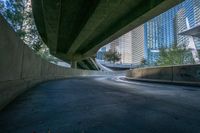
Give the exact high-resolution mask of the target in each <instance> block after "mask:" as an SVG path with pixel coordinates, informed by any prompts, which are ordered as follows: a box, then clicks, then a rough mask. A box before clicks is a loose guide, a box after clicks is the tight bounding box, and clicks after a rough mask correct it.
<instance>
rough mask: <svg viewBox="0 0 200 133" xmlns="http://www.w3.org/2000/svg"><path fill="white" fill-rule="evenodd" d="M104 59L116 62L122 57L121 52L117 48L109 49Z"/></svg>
mask: <svg viewBox="0 0 200 133" xmlns="http://www.w3.org/2000/svg"><path fill="white" fill-rule="evenodd" d="M104 59H105V60H106V61H109V62H113V63H115V62H117V61H119V60H120V59H121V54H120V53H119V52H117V51H115V50H114V51H112V50H109V51H107V52H105V54H104Z"/></svg>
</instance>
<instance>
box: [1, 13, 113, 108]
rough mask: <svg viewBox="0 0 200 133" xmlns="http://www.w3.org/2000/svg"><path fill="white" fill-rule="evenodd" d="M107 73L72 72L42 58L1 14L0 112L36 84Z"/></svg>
mask: <svg viewBox="0 0 200 133" xmlns="http://www.w3.org/2000/svg"><path fill="white" fill-rule="evenodd" d="M107 74H111V72H100V71H87V70H77V69H69V68H64V67H60V66H57V65H54V64H51V63H49V62H47V61H45V60H43V59H41V58H40V57H39V56H37V55H36V54H35V53H33V51H32V50H31V49H30V48H28V47H27V46H26V45H25V44H24V43H23V42H22V41H21V40H20V39H19V37H18V36H17V35H16V33H15V32H14V31H13V29H12V28H11V27H10V26H9V25H8V23H7V22H6V20H5V19H4V18H3V17H2V16H1V15H0V110H1V109H2V108H3V107H4V106H5V105H7V104H8V103H9V102H11V101H12V100H13V99H14V98H15V97H17V96H18V95H20V94H21V93H23V92H24V91H26V90H27V89H29V88H31V87H32V86H34V85H36V84H37V83H40V82H43V81H47V80H52V79H59V78H66V77H72V76H87V75H107ZM112 74H113V73H112Z"/></svg>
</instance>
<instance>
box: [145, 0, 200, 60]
mask: <svg viewBox="0 0 200 133" xmlns="http://www.w3.org/2000/svg"><path fill="white" fill-rule="evenodd" d="M186 18H187V19H186ZM186 20H188V22H189V26H190V27H194V26H196V25H198V24H200V0H185V1H184V2H182V3H181V4H179V5H177V6H175V7H173V8H171V9H170V10H168V11H166V12H164V13H162V14H161V15H159V16H157V17H155V18H153V19H151V20H149V21H148V22H146V23H145V24H144V29H145V31H144V33H145V52H146V54H145V55H146V59H147V60H148V62H149V63H150V64H154V63H155V62H156V60H157V59H158V58H159V49H160V48H170V47H172V46H173V45H174V44H176V43H177V44H178V45H183V44H187V43H188V38H187V37H186V36H181V35H179V33H180V32H182V31H184V30H186V29H187V24H186ZM195 44H196V47H197V48H199V49H200V40H199V39H198V38H195Z"/></svg>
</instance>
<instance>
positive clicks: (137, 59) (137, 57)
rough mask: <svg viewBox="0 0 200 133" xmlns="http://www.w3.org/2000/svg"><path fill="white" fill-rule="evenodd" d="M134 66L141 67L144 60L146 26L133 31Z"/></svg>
mask: <svg viewBox="0 0 200 133" xmlns="http://www.w3.org/2000/svg"><path fill="white" fill-rule="evenodd" d="M131 32H132V64H135V65H139V64H141V61H142V60H143V59H144V56H145V55H144V54H145V53H144V25H141V26H139V27H137V28H135V29H133V30H132V31H131Z"/></svg>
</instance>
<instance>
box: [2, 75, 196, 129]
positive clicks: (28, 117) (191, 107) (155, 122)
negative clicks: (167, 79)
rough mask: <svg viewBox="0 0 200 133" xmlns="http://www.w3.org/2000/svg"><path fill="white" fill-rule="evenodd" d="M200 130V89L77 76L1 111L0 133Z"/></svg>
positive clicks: (46, 85) (49, 84) (29, 94)
mask: <svg viewBox="0 0 200 133" xmlns="http://www.w3.org/2000/svg"><path fill="white" fill-rule="evenodd" d="M48 129H50V131H49V132H51V133H200V88H197V87H196V88H195V87H184V86H174V85H162V84H151V83H142V82H128V81H125V82H124V81H121V80H120V79H118V78H117V77H88V78H87V77H84V78H83V77H77V78H69V79H65V80H57V81H49V82H46V83H43V84H40V85H38V86H37V87H35V88H34V89H32V90H30V91H28V92H26V93H25V94H23V95H21V96H20V97H18V98H17V99H16V100H15V101H14V102H13V103H12V104H10V105H8V106H7V107H6V108H5V109H4V110H2V111H1V112H0V133H33V132H34V131H35V132H36V133H47V132H48Z"/></svg>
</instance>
